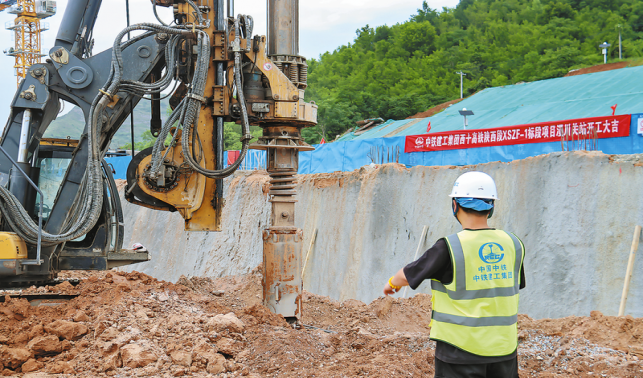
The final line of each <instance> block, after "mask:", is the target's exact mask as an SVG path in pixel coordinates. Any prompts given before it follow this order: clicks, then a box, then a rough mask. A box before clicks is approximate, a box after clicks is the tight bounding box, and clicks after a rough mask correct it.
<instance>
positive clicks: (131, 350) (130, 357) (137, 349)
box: [121, 343, 158, 368]
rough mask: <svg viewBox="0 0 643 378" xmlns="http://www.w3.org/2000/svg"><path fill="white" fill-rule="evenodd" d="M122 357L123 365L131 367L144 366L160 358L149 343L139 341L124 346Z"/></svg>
mask: <svg viewBox="0 0 643 378" xmlns="http://www.w3.org/2000/svg"><path fill="white" fill-rule="evenodd" d="M121 357H122V359H123V366H127V367H130V368H138V367H144V366H147V365H149V364H151V363H153V362H156V360H158V357H157V355H156V354H155V353H154V351H152V348H150V347H149V346H148V345H145V344H137V343H134V344H128V345H125V346H124V347H122V348H121Z"/></svg>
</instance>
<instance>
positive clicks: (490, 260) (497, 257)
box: [478, 243, 505, 264]
mask: <svg viewBox="0 0 643 378" xmlns="http://www.w3.org/2000/svg"><path fill="white" fill-rule="evenodd" d="M501 252H504V248H502V246H501V245H500V244H498V243H485V244H483V245H482V247H480V250H479V251H478V254H479V255H480V259H482V261H484V262H486V263H487V264H495V263H498V262H500V261H502V259H503V258H504V257H505V254H504V253H501Z"/></svg>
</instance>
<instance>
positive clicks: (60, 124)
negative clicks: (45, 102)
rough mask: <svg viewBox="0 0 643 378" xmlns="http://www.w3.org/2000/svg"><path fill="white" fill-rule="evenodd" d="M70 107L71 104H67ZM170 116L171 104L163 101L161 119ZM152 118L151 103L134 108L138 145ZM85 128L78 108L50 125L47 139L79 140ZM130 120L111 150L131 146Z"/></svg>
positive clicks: (144, 102)
mask: <svg viewBox="0 0 643 378" xmlns="http://www.w3.org/2000/svg"><path fill="white" fill-rule="evenodd" d="M66 105H67V106H69V104H66ZM168 114H169V104H168V101H167V100H162V101H161V118H162V119H163V120H165V119H166V118H167V115H168ZM151 117H152V111H151V103H150V101H147V100H141V101H140V102H139V103H138V106H136V108H134V137H135V140H136V143H138V142H140V141H142V139H143V134H144V133H145V131H149V130H150V118H151ZM84 128H85V118H84V117H83V113H82V111H81V110H80V108H78V107H74V108H73V109H72V110H71V111H70V112H69V113H67V114H65V115H63V116H59V117H58V118H57V119H56V120H54V121H53V122H52V123H51V124H50V125H49V128H48V129H47V131H46V132H45V135H44V137H45V138H67V136H70V137H72V138H73V139H77V138H78V137H79V136H80V135H81V134H82V131H83V129H84ZM130 135H131V133H130V119H129V117H128V118H127V119H126V120H125V122H123V125H122V126H121V128H120V129H119V130H118V132H117V133H116V135H114V138H113V139H112V143H111V144H110V148H112V149H115V148H120V147H122V146H125V145H127V144H129V145H131V143H132V142H131V136H130Z"/></svg>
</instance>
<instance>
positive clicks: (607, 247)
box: [124, 152, 643, 318]
mask: <svg viewBox="0 0 643 378" xmlns="http://www.w3.org/2000/svg"><path fill="white" fill-rule="evenodd" d="M468 170H481V171H484V172H486V173H488V174H490V175H491V176H492V177H494V179H495V180H496V183H497V185H498V191H499V198H500V200H499V201H497V208H496V211H495V214H494V216H493V218H492V219H491V220H490V224H491V225H492V227H497V228H502V229H505V230H508V231H512V232H514V233H515V234H517V235H518V236H519V237H521V239H522V240H523V242H524V244H525V247H526V261H525V269H526V281H527V288H526V289H524V290H523V291H522V292H521V303H520V312H521V313H526V314H528V315H530V316H532V317H535V318H544V317H554V318H555V317H563V316H568V315H589V312H590V311H592V310H599V311H601V312H603V313H605V314H608V315H615V314H616V313H617V311H618V305H619V301H620V297H621V290H622V286H623V277H624V275H625V270H626V266H627V260H628V254H629V249H630V244H631V241H632V233H633V231H634V225H635V224H642V225H643V156H642V155H604V154H602V153H598V152H593V153H586V152H577V153H571V154H570V153H560V152H559V153H552V154H549V155H541V156H537V157H531V158H527V159H523V160H518V161H513V162H510V163H501V162H495V163H488V164H481V165H476V166H465V167H455V166H445V167H425V166H417V167H413V168H411V169H406V168H404V167H403V166H401V165H395V164H390V165H384V166H381V167H377V168H371V167H364V168H361V169H360V170H356V171H353V172H337V173H324V174H316V175H303V176H300V183H299V187H298V200H299V202H298V204H297V210H296V219H297V222H298V226H299V227H301V228H302V229H303V230H304V250H306V249H307V248H308V245H309V240H310V236H311V235H312V231H313V230H314V229H315V228H317V229H318V235H317V240H316V243H315V245H314V248H313V251H312V253H311V258H310V261H309V262H308V266H307V268H306V279H305V287H306V289H307V290H309V291H311V292H313V293H316V294H322V295H328V296H330V297H332V298H335V299H339V300H344V299H349V298H354V299H359V300H362V301H364V302H370V301H371V300H373V299H375V298H377V297H378V296H379V295H381V290H382V286H383V284H384V283H385V282H386V280H387V279H388V277H390V276H391V275H392V274H394V273H395V272H396V271H397V270H398V269H399V268H400V267H402V266H404V265H405V264H406V263H408V262H410V261H412V259H413V256H414V254H415V250H416V248H417V245H418V241H419V238H420V236H421V232H422V227H423V225H427V226H428V227H429V232H428V235H427V239H426V241H425V243H424V245H423V250H422V252H423V251H424V249H426V248H428V247H430V246H431V245H432V244H433V243H434V242H435V241H436V240H437V239H438V238H439V237H441V236H444V235H447V234H450V233H453V232H457V231H459V229H460V228H459V224H458V223H457V222H456V220H455V218H454V217H453V215H452V214H451V209H450V201H449V198H448V197H447V195H448V193H449V192H450V190H451V185H452V183H453V182H454V181H455V179H456V178H457V177H458V176H459V175H460V174H461V173H463V172H465V171H468ZM266 182H267V176H266V175H265V174H264V173H260V172H255V173H252V174H250V173H239V174H237V175H235V176H234V177H233V178H231V179H228V180H226V187H225V195H226V209H225V211H224V215H223V217H224V219H223V225H224V226H223V227H224V229H223V231H222V232H218V233H214V232H201V233H200V232H192V233H187V232H184V231H183V220H182V218H181V217H180V215H178V214H170V213H166V212H158V211H154V210H148V209H143V208H140V207H137V206H134V205H131V204H124V208H125V222H126V223H125V227H126V235H125V244H126V245H131V244H132V243H134V242H140V243H142V244H144V245H145V246H146V247H148V249H149V250H150V251H152V261H150V262H147V263H142V264H138V265H134V266H132V267H131V268H129V269H134V270H139V271H142V272H145V273H147V274H150V275H153V276H155V277H158V278H161V279H165V280H171V281H176V280H177V279H178V278H179V277H180V275H182V274H184V275H194V276H223V275H231V274H240V273H245V272H248V271H250V270H251V269H252V268H254V267H256V266H257V265H259V264H260V263H261V253H262V252H261V248H262V243H261V238H260V232H261V230H262V229H263V228H264V227H265V226H266V225H267V223H268V217H269V210H270V208H269V203H268V202H267V198H266V194H265V188H266ZM305 252H306V251H304V254H305ZM641 272H643V256H639V258H638V259H637V260H636V266H635V269H634V276H633V279H632V284H631V287H630V295H629V299H628V304H627V309H626V314H631V315H633V316H637V317H641V316H643V276H642V275H641V274H640V273H641ZM418 291H420V292H430V288H429V284H428V282H425V283H424V284H422V285H421V286H420V288H419V289H418ZM412 294H413V291H411V290H409V295H412Z"/></svg>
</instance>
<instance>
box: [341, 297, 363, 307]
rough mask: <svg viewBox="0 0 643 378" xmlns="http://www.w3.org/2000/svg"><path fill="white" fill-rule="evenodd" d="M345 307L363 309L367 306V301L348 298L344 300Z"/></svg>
mask: <svg viewBox="0 0 643 378" xmlns="http://www.w3.org/2000/svg"><path fill="white" fill-rule="evenodd" d="M342 306H343V307H348V308H352V309H363V308H364V307H366V303H364V302H362V301H359V300H357V299H347V300H345V301H344V302H342Z"/></svg>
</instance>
